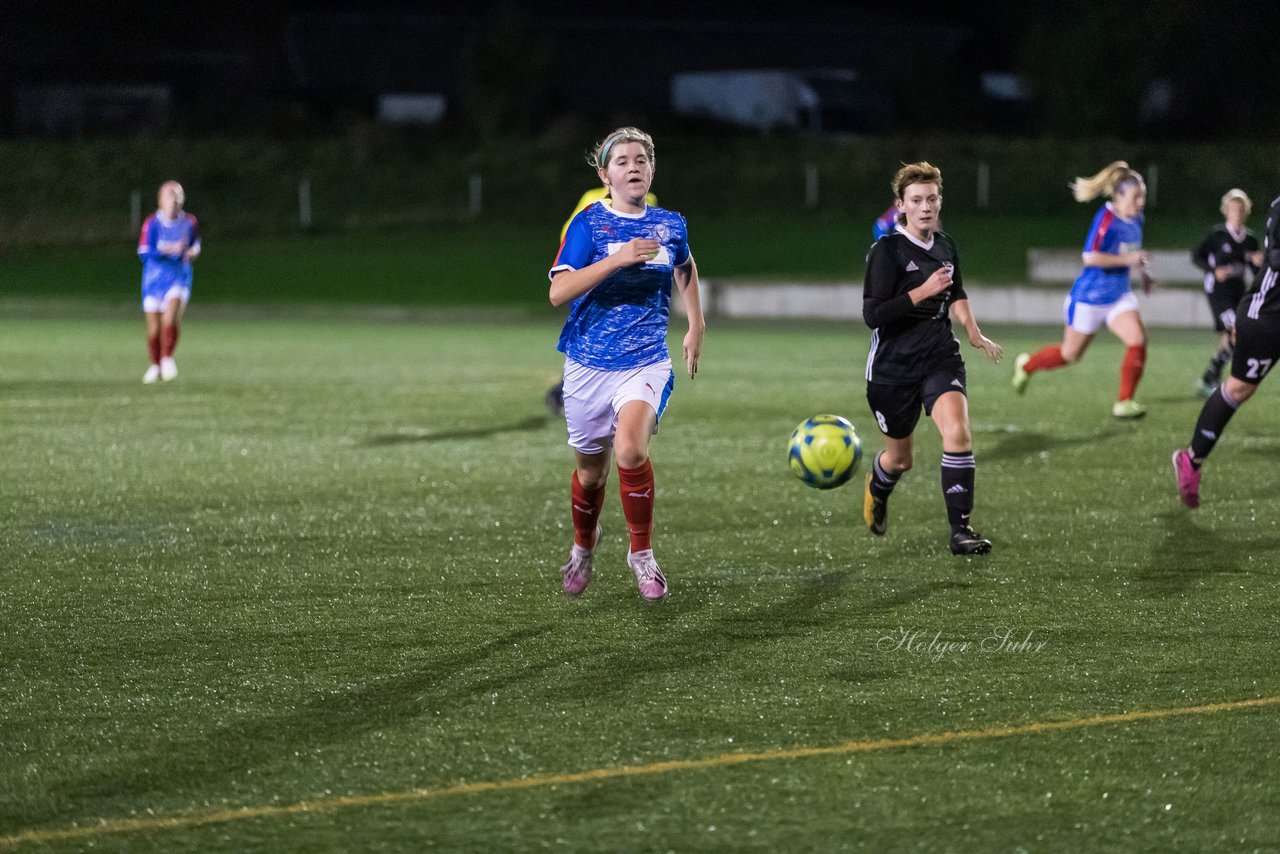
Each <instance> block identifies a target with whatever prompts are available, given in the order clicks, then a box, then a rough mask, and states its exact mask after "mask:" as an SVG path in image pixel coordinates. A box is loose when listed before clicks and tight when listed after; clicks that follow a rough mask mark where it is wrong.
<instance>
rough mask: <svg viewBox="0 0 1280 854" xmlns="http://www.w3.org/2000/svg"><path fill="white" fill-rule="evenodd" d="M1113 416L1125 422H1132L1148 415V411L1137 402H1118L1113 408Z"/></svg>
mask: <svg viewBox="0 0 1280 854" xmlns="http://www.w3.org/2000/svg"><path fill="white" fill-rule="evenodd" d="M1111 414H1112V416H1114V417H1116V418H1120V419H1123V420H1125V421H1132V420H1134V419H1137V418H1141V417H1142V416H1144V415H1146V414H1147V410H1146V409H1144V408H1143V406H1142V404H1140V403H1138V401H1136V400H1132V399H1131V400H1117V401H1116V402H1115V403H1114V404H1113V405H1112V407H1111Z"/></svg>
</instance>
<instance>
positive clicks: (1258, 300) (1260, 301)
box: [1173, 198, 1280, 507]
mask: <svg viewBox="0 0 1280 854" xmlns="http://www.w3.org/2000/svg"><path fill="white" fill-rule="evenodd" d="M1261 260H1262V265H1261V266H1262V275H1260V276H1259V277H1258V278H1257V279H1255V280H1254V283H1253V288H1252V289H1251V290H1250V291H1249V293H1247V294H1245V297H1244V299H1242V300H1241V301H1240V304H1239V305H1238V306H1236V328H1235V352H1234V353H1232V354H1231V375H1230V376H1229V377H1227V381H1226V382H1224V383H1223V384H1222V385H1220V386H1218V389H1217V391H1215V392H1214V393H1213V394H1211V395H1209V399H1208V400H1206V401H1205V402H1204V406H1203V407H1202V408H1201V409H1200V418H1199V420H1198V421H1196V429H1195V433H1193V434H1192V436H1191V445H1190V446H1189V447H1186V448H1182V449H1180V450H1177V451H1174V452H1173V471H1174V474H1175V475H1176V477H1177V480H1178V496H1179V497H1180V498H1181V499H1182V503H1183V504H1185V505H1187V506H1188V507H1199V506H1200V466H1201V465H1202V464H1203V463H1204V460H1205V457H1207V456H1209V452H1210V451H1212V450H1213V447H1214V445H1216V444H1217V443H1218V440H1219V439H1220V438H1221V437H1222V431H1223V430H1225V429H1226V427H1227V422H1229V421H1230V420H1231V416H1233V415H1235V414H1236V410H1237V409H1239V408H1240V407H1241V406H1242V405H1243V404H1244V402H1245V401H1246V400H1248V399H1249V398H1251V397H1253V393H1254V392H1255V391H1257V390H1258V385H1259V383H1261V382H1262V381H1263V380H1264V379H1266V376H1267V373H1268V372H1270V370H1271V368H1272V367H1273V366H1274V365H1275V363H1276V361H1277V360H1280V287H1277V279H1278V278H1280V198H1277V199H1276V200H1275V201H1273V202H1272V203H1271V208H1270V209H1269V210H1268V211H1267V233H1266V237H1265V240H1264V242H1263V248H1262V259H1261Z"/></svg>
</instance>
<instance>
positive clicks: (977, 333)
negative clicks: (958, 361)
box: [951, 299, 1004, 362]
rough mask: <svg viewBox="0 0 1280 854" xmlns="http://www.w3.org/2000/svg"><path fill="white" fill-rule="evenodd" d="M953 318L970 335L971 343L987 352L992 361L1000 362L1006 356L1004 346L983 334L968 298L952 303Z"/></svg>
mask: <svg viewBox="0 0 1280 854" xmlns="http://www.w3.org/2000/svg"><path fill="white" fill-rule="evenodd" d="M951 319H952V320H954V321H956V322H957V323H959V324H960V325H961V326H963V327H964V331H965V334H967V335H968V336H969V344H970V345H971V346H973V347H976V348H977V349H979V350H981V351H982V352H984V353H986V354H987V358H988V359H990V360H991V361H992V362H999V361H1000V359H1001V357H1003V356H1004V347H1002V346H1000V345H999V344H997V343H996V342H995V341H992V340H991V339H990V338H988V337H987V336H985V335H983V334H982V330H981V329H979V328H978V321H977V319H976V318H975V317H974V316H973V311H972V309H970V308H969V301H968V300H967V299H961V300H956V301H955V302H953V303H952V304H951Z"/></svg>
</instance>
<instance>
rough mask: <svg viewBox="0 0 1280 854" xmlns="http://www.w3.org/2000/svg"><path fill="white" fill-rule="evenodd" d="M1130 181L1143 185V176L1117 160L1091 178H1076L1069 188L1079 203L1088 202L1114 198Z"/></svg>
mask: <svg viewBox="0 0 1280 854" xmlns="http://www.w3.org/2000/svg"><path fill="white" fill-rule="evenodd" d="M1130 181H1134V182H1137V183H1142V176H1141V175H1139V174H1138V173H1137V171H1135V170H1133V169H1130V168H1129V164H1128V163H1125V162H1124V161H1123V160H1117V161H1115V162H1114V163H1111V164H1110V165H1108V166H1105V167H1103V169H1102V171H1101V172H1099V173H1098V174H1096V175H1093V176H1092V177H1089V178H1076V179H1075V180H1074V181H1072V182H1071V183H1070V184H1069V185H1068V186H1069V187H1071V195H1072V196H1074V197H1075V200H1076V201H1077V202H1088V201H1092V200H1093V199H1096V198H1098V196H1106V197H1107V198H1113V197H1114V196H1115V194H1116V190H1117V189H1118V188H1119V187H1120V185H1121V184H1125V183H1128V182H1130Z"/></svg>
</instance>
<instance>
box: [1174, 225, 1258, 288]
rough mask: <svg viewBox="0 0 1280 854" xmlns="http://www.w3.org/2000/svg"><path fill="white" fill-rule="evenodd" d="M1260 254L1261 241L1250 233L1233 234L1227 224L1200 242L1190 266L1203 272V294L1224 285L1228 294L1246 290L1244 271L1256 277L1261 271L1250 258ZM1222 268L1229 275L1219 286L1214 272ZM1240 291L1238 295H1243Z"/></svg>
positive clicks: (1245, 231) (1245, 230)
mask: <svg viewBox="0 0 1280 854" xmlns="http://www.w3.org/2000/svg"><path fill="white" fill-rule="evenodd" d="M1257 251H1258V238H1257V236H1256V235H1254V233H1253V232H1252V231H1250V230H1249V229H1247V228H1246V229H1244V230H1243V232H1242V233H1239V234H1232V233H1231V229H1229V228H1227V225H1226V223H1223V224H1222V225H1219V226H1218V227H1217V228H1215V229H1214V230H1213V231H1211V232H1209V235H1208V236H1207V237H1206V238H1205V239H1204V240H1203V241H1201V242H1200V245H1199V246H1197V247H1196V248H1195V249H1194V250H1192V252H1191V262H1192V263H1193V264H1195V265H1196V266H1197V267H1199V268H1200V269H1201V270H1203V271H1204V292H1205V293H1207V294H1211V293H1213V292H1214V289H1215V288H1217V287H1218V286H1219V284H1221V285H1222V286H1223V287H1224V288H1226V289H1227V290H1231V289H1233V288H1240V289H1243V288H1244V286H1245V285H1246V284H1247V283H1246V282H1245V271H1251V272H1252V273H1254V275H1255V276H1256V275H1257V272H1258V267H1257V266H1256V265H1255V264H1254V263H1253V261H1252V260H1251V259H1250V256H1251V255H1252V254H1253V253H1254V252H1257ZM1219 267H1228V268H1230V270H1231V273H1230V275H1228V276H1227V278H1225V279H1223V280H1222V282H1219V281H1218V279H1217V277H1216V276H1214V274H1213V271H1214V270H1216V269H1217V268H1219ZM1242 292H1243V290H1237V291H1236V293H1242Z"/></svg>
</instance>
